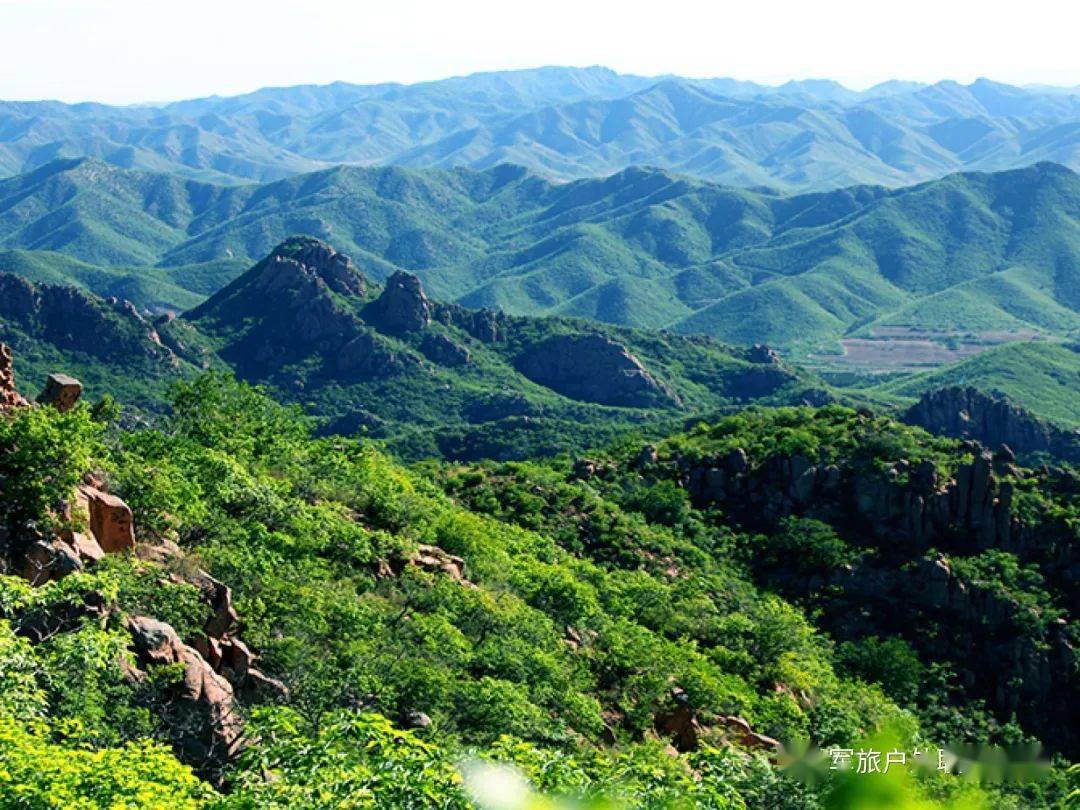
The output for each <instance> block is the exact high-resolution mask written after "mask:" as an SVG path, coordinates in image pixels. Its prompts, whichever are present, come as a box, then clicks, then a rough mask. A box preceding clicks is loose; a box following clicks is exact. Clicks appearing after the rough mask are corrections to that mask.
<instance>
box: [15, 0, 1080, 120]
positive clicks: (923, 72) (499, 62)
mask: <svg viewBox="0 0 1080 810" xmlns="http://www.w3.org/2000/svg"><path fill="white" fill-rule="evenodd" d="M1078 31H1080V0H1024V1H1023V2H996V0H983V1H982V2H971V0H905V2H889V1H888V0H885V1H883V0H861V2H855V1H854V0H743V2H738V3H731V2H725V1H724V0H714V1H713V2H687V1H686V0H661V1H660V2H649V3H640V2H634V1H633V0H623V2H608V1H607V0H603V1H601V2H597V1H596V0H593V1H592V2H590V0H543V2H508V1H507V0H504V1H503V2H491V1H490V0H456V2H421V1H420V0H386V1H385V2H378V3H372V2H366V1H365V0H353V2H330V1H329V0H307V2H289V1H288V0H259V2H252V1H249V0H213V1H211V0H188V1H187V2H161V0H97V2H90V0H0V32H2V38H0V42H2V45H0V98H5V99H12V98H18V99H36V98H59V99H62V100H65V101H81V100H98V101H108V102H113V103H129V102H139V101H154V100H171V99H178V98H189V97H192V96H200V95H209V94H212V93H219V94H234V93H240V92H245V91H248V90H253V89H256V88H258V87H263V86H267V85H289V84H303V83H326V82H331V81H334V80H339V79H340V80H344V81H351V82H361V83H367V82H378V81H404V82H413V81H421V80H425V79H435V78H442V77H445V76H450V75H459V74H462V73H470V72H473V71H477V70H497V69H504V68H521V67H535V66H537V65H546V64H562V65H582V66H583V65H593V64H603V65H607V66H609V67H612V68H615V69H616V70H620V71H623V72H632V73H643V74H659V73H677V74H682V75H688V76H699V77H701V76H734V77H736V78H742V79H752V80H756V81H760V82H764V83H769V84H777V83H781V82H783V81H786V80H788V79H791V78H821V77H828V78H834V79H837V80H839V81H841V82H843V83H845V84H847V85H849V86H851V87H865V86H868V85H870V84H874V83H876V82H878V81H882V80H884V79H889V78H901V79H917V80H921V81H937V80H939V79H943V78H950V79H957V80H960V81H963V82H968V81H971V80H972V79H974V78H977V77H979V76H988V77H990V78H993V79H996V80H998V81H1005V82H1011V83H1015V84H1027V83H1047V84H1056V85H1077V84H1080V48H1078V44H1077V32H1078Z"/></svg>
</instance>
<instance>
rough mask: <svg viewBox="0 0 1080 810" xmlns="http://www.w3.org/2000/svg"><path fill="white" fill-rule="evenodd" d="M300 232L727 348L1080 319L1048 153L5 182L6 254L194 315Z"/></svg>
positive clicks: (400, 265)
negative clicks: (1017, 165)
mask: <svg viewBox="0 0 1080 810" xmlns="http://www.w3.org/2000/svg"><path fill="white" fill-rule="evenodd" d="M295 233H303V234H310V235H312V236H316V237H319V238H322V239H324V240H325V241H327V242H329V243H330V244H332V245H333V246H334V247H336V248H337V249H338V250H341V251H344V252H346V253H348V254H349V255H351V256H352V257H353V259H354V261H355V262H356V263H357V265H358V267H360V269H361V270H362V271H363V272H364V274H365V275H367V276H368V277H369V278H372V279H374V280H377V281H381V280H384V279H386V278H388V277H389V276H390V275H391V274H393V273H394V272H396V271H397V270H407V271H409V272H412V273H415V274H416V275H417V276H419V277H420V278H421V280H422V281H423V282H424V284H425V285H426V287H427V288H428V289H429V290H430V291H431V292H432V294H433V295H435V296H436V297H438V298H440V299H443V300H448V301H457V302H460V303H462V304H465V305H467V306H472V307H478V306H484V307H490V308H498V309H501V310H503V311H505V312H507V313H510V314H529V315H536V314H551V315H568V316H578V317H586V318H589V319H594V320H599V321H605V322H608V323H615V324H620V325H627V326H638V327H646V328H660V327H663V328H667V329H670V330H673V331H678V332H685V333H704V334H709V335H713V336H715V337H719V338H721V339H723V340H726V341H728V342H733V343H742V344H752V343H756V342H765V343H769V344H770V345H778V346H782V347H790V346H798V347H801V348H802V349H803V350H809V349H813V348H824V349H826V350H829V351H835V349H836V347H837V345H838V344H837V340H838V339H840V338H842V337H844V336H846V335H862V336H867V335H869V336H872V335H874V334H876V333H878V332H881V331H890V330H891V331H893V332H895V331H896V330H900V331H901V332H903V331H904V330H909V331H914V332H917V333H927V332H930V333H933V332H938V333H958V334H963V333H973V334H983V333H987V334H995V333H1002V332H1006V333H1021V334H1031V333H1036V334H1038V333H1042V334H1049V335H1058V336H1061V335H1069V334H1075V333H1076V330H1077V328H1078V325H1080V316H1078V315H1077V310H1078V306H1080V292H1078V291H1080V177H1078V176H1077V175H1076V174H1075V173H1073V172H1072V171H1070V170H1068V169H1066V168H1064V167H1062V166H1059V165H1054V164H1049V163H1043V164H1038V165H1036V166H1032V167H1029V168H1025V169H1018V170H1015V171H1010V172H1002V173H997V174H959V175H952V176H949V177H946V178H944V179H942V180H937V181H933V182H929V183H925V184H923V185H919V186H914V187H910V188H905V189H900V190H895V191H888V190H886V189H883V188H880V187H865V186H861V187H852V188H848V189H843V190H839V191H833V192H828V193H823V194H804V195H797V196H786V195H781V194H774V193H763V192H752V191H747V190H743V189H734V188H729V187H723V186H716V185H712V184H709V183H703V182H700V181H695V180H691V179H688V178H685V177H678V176H674V175H670V174H667V173H665V172H662V171H659V170H651V169H628V170H626V171H623V172H620V173H618V174H615V175H612V176H610V177H606V178H601V179H591V180H580V181H577V182H572V183H565V184H552V183H550V182H548V181H546V180H543V179H541V178H539V177H537V176H535V175H531V174H529V173H528V172H527V171H525V170H523V169H520V168H515V167H512V166H499V167H495V168H492V169H488V170H484V171H479V172H478V171H473V170H464V169H459V170H453V171H432V170H429V171H414V170H406V169H400V168H389V169H362V168H350V167H341V168H335V169H331V170H327V171H323V172H318V173H315V174H310V175H302V176H298V177H295V178H291V179H288V180H282V181H279V182H276V183H270V184H267V185H261V186H242V187H225V186H216V185H211V184H206V183H199V182H194V181H186V180H180V179H178V178H176V177H174V176H170V175H164V174H149V173H143V172H133V171H128V170H123V169H117V168H115V167H112V166H109V165H107V164H105V163H101V162H97V161H66V162H64V161H61V162H54V163H50V164H49V165H47V166H45V167H43V168H41V169H38V170H36V171H35V172H33V173H30V174H25V175H20V176H18V177H14V178H9V179H6V180H0V247H3V248H7V249H9V251H11V252H9V253H7V254H0V269H10V270H12V271H14V272H19V273H23V274H25V275H27V276H28V277H31V278H33V279H35V280H44V281H55V280H57V279H59V278H68V279H71V280H73V281H75V282H77V283H79V284H81V285H83V286H84V287H87V288H89V289H91V290H94V291H96V292H98V293H101V294H103V295H121V296H122V297H128V296H129V295H131V296H133V297H134V298H133V300H134V299H137V300H135V303H136V304H138V305H139V306H141V307H142V306H148V307H155V308H158V309H160V308H162V307H165V308H172V309H183V308H186V307H187V306H190V305H191V303H192V302H193V301H194V300H200V299H202V298H204V297H205V296H206V295H208V294H210V293H212V292H214V291H216V290H217V289H220V288H221V287H223V286H224V285H225V284H226V283H227V282H228V281H229V280H231V279H232V278H234V277H235V276H236V274H237V273H238V272H240V271H241V270H242V269H244V268H246V267H248V266H250V265H251V264H253V263H254V262H255V261H257V260H259V259H260V258H262V257H263V256H264V255H266V254H267V253H268V252H269V251H270V250H271V249H272V248H273V247H274V245H276V244H277V243H279V242H280V241H282V240H284V239H285V238H286V237H288V236H290V235H292V234H295ZM27 251H29V252H27ZM47 251H52V252H51V253H49V252H47ZM58 252H59V253H62V254H64V256H58V255H57V253H58ZM65 257H66V258H65ZM73 259H74V260H78V261H72V260H73ZM133 266H134V267H135V268H136V269H132V268H133ZM143 266H149V267H148V269H145V270H144V269H141V267H143ZM95 268H96V269H95Z"/></svg>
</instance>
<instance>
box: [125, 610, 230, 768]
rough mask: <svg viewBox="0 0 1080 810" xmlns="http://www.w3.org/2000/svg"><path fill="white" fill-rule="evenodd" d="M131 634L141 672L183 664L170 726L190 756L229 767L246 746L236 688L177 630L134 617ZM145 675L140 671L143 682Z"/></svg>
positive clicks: (170, 710)
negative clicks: (185, 641)
mask: <svg viewBox="0 0 1080 810" xmlns="http://www.w3.org/2000/svg"><path fill="white" fill-rule="evenodd" d="M127 627H128V631H129V632H130V634H131V643H132V647H133V648H134V651H135V655H136V660H137V662H138V665H139V667H141V668H143V669H145V668H148V667H156V666H163V665H167V664H180V665H182V666H183V680H182V681H181V683H180V684H179V685H178V686H177V687H176V697H177V701H176V703H175V704H170V705H167V706H166V707H165V711H167V712H168V714H169V715H170V716H169V717H168V718H167V725H168V727H169V729H170V730H171V731H172V733H173V736H174V739H175V741H176V743H177V744H178V745H179V746H180V748H181V750H182V751H183V752H184V753H185V755H186V756H187V757H188V758H189V759H191V760H194V761H197V762H218V763H221V762H225V761H227V760H229V759H231V758H232V757H233V756H235V755H236V753H237V752H238V751H239V749H240V747H241V745H242V743H243V731H244V721H243V718H242V717H241V715H240V711H239V708H238V707H237V704H236V700H235V696H234V694H233V688H232V686H231V684H230V683H229V682H228V680H226V679H225V678H224V677H223V676H222V675H220V674H218V673H217V672H215V671H214V668H213V667H212V666H210V664H209V663H208V662H207V661H206V660H205V659H204V658H203V657H202V656H201V655H200V654H199V653H198V651H196V650H195V649H194V648H193V647H190V646H188V645H187V644H185V643H184V642H183V641H181V639H180V637H179V636H178V635H177V633H176V631H175V630H174V629H173V628H172V626H171V625H169V624H166V623H165V622H162V621H158V620H157V619H153V618H150V617H149V616H132V617H131V618H130V619H129V620H128V625H127ZM141 674H142V672H141V670H135V671H134V672H133V677H134V678H136V679H138V678H139V677H140V676H141Z"/></svg>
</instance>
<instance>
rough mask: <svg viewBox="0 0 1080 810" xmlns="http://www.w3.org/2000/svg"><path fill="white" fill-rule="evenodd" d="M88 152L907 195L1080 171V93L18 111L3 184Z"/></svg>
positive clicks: (332, 101)
mask: <svg viewBox="0 0 1080 810" xmlns="http://www.w3.org/2000/svg"><path fill="white" fill-rule="evenodd" d="M73 157H95V158H99V159H101V160H105V161H108V162H110V163H112V164H114V165H117V166H122V167H126V168H138V169H144V170H149V171H167V172H170V173H174V174H179V175H182V176H185V177H189V178H193V179H198V180H215V181H221V182H243V181H252V180H254V181H267V180H275V179H280V178H282V177H287V176H289V175H291V174H298V173H303V172H309V171H314V170H316V169H319V168H322V167H326V166H329V165H333V164H341V163H349V164H358V165H373V164H400V165H409V166H421V167H431V166H471V167H474V168H487V167H491V166H494V165H496V164H498V163H502V162H508V161H509V162H514V163H519V164H522V165H525V166H528V167H529V168H530V169H532V170H534V171H537V172H540V173H542V174H544V175H547V176H549V177H554V178H559V179H570V178H578V177H588V176H592V175H597V174H603V173H608V172H614V171H619V170H621V169H624V168H626V167H628V166H631V165H653V166H660V167H663V168H666V169H669V170H672V171H677V172H680V173H686V174H690V175H694V176H697V177H701V178H706V179H709V180H714V181H718V182H724V183H728V184H733V185H742V186H762V185H764V186H769V187H773V188H783V189H789V190H807V189H829V188H837V187H840V186H844V185H851V184H854V183H876V184H884V185H891V186H899V185H904V184H909V183H915V182H920V181H923V180H929V179H932V178H935V177H940V176H942V175H944V174H947V173H949V172H955V171H961V170H999V169H1009V168H1015V167H1018V166H1024V165H1028V164H1030V163H1033V162H1036V161H1056V162H1060V163H1063V164H1066V165H1069V166H1072V167H1074V168H1078V167H1080V95H1078V94H1076V93H1075V92H1070V91H1058V92H1051V91H1046V90H1042V89H1038V88H1029V89H1024V88H1019V87H1011V86H1008V85H1003V84H998V83H994V82H990V81H987V80H985V79H980V80H978V81H976V82H973V83H972V84H970V85H966V86H965V85H959V84H957V83H955V82H940V83H938V84H935V85H932V86H922V85H917V84H912V83H904V82H888V83H884V84H882V85H879V86H878V87H875V88H871V89H870V90H867V91H865V92H855V91H851V90H849V89H847V88H844V87H842V86H841V85H839V84H837V83H836V82H831V81H826V80H809V81H801V82H795V81H793V82H788V83H787V84H784V85H781V86H779V87H766V86H762V85H757V84H753V83H751V82H738V81H733V80H730V79H700V80H698V79H685V78H679V77H671V76H659V77H641V76H626V75H620V74H617V73H614V72H613V71H610V70H606V69H604V68H596V67H594V68H584V69H581V68H557V67H549V68H541V69H537V70H523V71H510V72H500V73H486V74H477V75H473V76H463V77H456V78H452V79H446V80H444V81H437V82H426V83H422V84H416V85H401V84H382V85H371V86H359V85H350V84H347V83H343V82H337V83H334V84H330V85H326V86H301V87H292V88H267V89H264V90H260V91H257V92H255V93H249V94H247V95H242V96H236V97H231V98H219V97H211V98H204V99H193V100H189V101H182V102H178V103H174V104H167V105H162V106H156V107H155V106H138V107H108V106H105V105H101V104H76V105H65V104H60V103H57V102H0V173H8V174H17V173H19V172H26V171H32V170H33V169H36V168H37V167H39V166H41V165H44V164H45V163H47V162H49V161H50V160H54V159H56V158H73Z"/></svg>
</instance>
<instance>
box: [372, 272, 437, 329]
mask: <svg viewBox="0 0 1080 810" xmlns="http://www.w3.org/2000/svg"><path fill="white" fill-rule="evenodd" d="M364 320H366V321H368V322H369V323H371V324H373V325H374V326H376V327H377V328H378V329H381V330H382V331H384V332H388V333H390V334H402V333H405V332H418V331H419V330H421V329H424V328H425V327H427V326H428V325H429V324H430V323H431V302H430V301H428V297H427V295H425V294H424V286H423V284H421V283H420V279H419V278H417V277H416V276H414V275H413V274H412V273H406V272H405V271H404V270H398V271H397V272H395V273H394V274H393V275H392V276H390V278H388V279H387V280H386V288H385V289H384V290H383V291H382V294H381V295H380V296H379V297H378V298H376V299H375V300H374V301H373V302H372V303H371V304H370V305H369V306H368V308H367V309H366V310H365V311H364Z"/></svg>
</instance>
